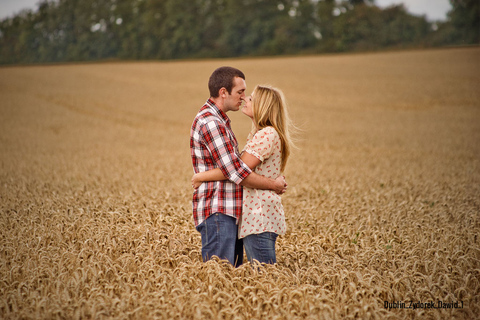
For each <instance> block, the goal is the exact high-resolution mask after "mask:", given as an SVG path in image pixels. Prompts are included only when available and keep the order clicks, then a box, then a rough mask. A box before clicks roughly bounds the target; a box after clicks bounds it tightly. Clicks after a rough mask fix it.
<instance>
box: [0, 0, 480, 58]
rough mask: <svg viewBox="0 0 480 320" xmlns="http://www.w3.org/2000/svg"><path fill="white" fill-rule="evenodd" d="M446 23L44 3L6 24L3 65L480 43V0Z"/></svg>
mask: <svg viewBox="0 0 480 320" xmlns="http://www.w3.org/2000/svg"><path fill="white" fill-rule="evenodd" d="M450 2H451V4H452V10H451V11H450V12H449V13H448V19H447V20H446V21H438V22H429V21H428V20H427V19H426V17H425V16H415V15H412V14H409V13H408V12H407V11H406V9H405V7H404V6H403V5H396V6H391V7H388V8H385V9H381V8H379V7H377V6H376V5H375V3H374V0H349V1H346V0H343V1H339V0H185V1H179V0H56V1H52V0H41V1H40V3H39V7H38V10H36V11H31V10H25V11H23V12H21V13H19V14H17V15H16V16H14V17H11V18H6V19H4V20H2V21H0V64H22V63H47V62H69V61H92V60H104V59H127V60H128V59H132V60H133V59H192V58H193V59H197V58H218V57H239V56H263V55H283V54H298V53H323V52H349V51H372V50H380V49H385V48H414V47H432V46H446V45H465V44H479V43H480V36H479V34H480V24H479V17H480V11H479V7H480V1H478V0H450Z"/></svg>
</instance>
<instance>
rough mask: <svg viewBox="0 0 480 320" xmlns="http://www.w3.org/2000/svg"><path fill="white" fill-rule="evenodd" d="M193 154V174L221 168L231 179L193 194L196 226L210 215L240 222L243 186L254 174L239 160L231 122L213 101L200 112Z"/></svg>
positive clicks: (192, 141)
mask: <svg viewBox="0 0 480 320" xmlns="http://www.w3.org/2000/svg"><path fill="white" fill-rule="evenodd" d="M190 153H191V155H192V164H193V169H194V171H195V172H196V173H197V172H204V171H208V170H212V169H215V168H220V170H222V172H223V174H224V175H225V176H226V177H227V178H228V180H224V181H212V182H204V183H202V185H201V186H200V187H199V188H198V189H196V190H195V192H194V193H193V219H194V221H195V226H198V225H199V224H201V223H202V222H203V221H204V220H206V219H207V218H208V217H209V216H210V215H211V214H214V213H216V212H220V213H223V214H225V215H227V216H231V217H234V218H236V219H237V221H238V218H239V217H240V215H241V213H242V198H243V192H242V191H243V189H242V186H240V183H241V182H242V181H243V179H245V178H246V177H247V176H248V175H249V174H250V173H251V172H252V170H250V168H249V167H248V166H247V165H246V164H245V163H244V162H243V161H242V160H240V153H239V152H238V142H237V139H236V138H235V135H234V134H233V131H232V129H231V127H230V119H229V118H228V117H227V115H226V114H225V113H224V112H223V111H221V110H220V109H219V108H218V107H217V106H216V105H215V104H214V103H213V101H212V100H211V99H209V100H207V102H206V103H205V105H204V106H203V107H202V108H201V109H200V111H199V112H198V114H197V116H196V117H195V120H194V121H193V124H192V129H191V131H190Z"/></svg>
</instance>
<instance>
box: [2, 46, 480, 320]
mask: <svg viewBox="0 0 480 320" xmlns="http://www.w3.org/2000/svg"><path fill="white" fill-rule="evenodd" d="M221 65H232V66H235V67H238V68H240V69H242V70H243V71H244V72H245V74H246V76H247V86H248V89H247V90H248V92H250V91H251V90H252V89H253V87H254V86H255V85H256V84H271V85H274V86H277V87H279V88H281V89H282V90H283V91H284V93H285V95H286V97H287V99H288V102H289V106H290V112H291V115H292V118H293V119H294V120H295V122H296V124H297V125H298V127H300V129H301V131H300V133H299V135H298V137H297V138H298V142H297V145H298V147H299V148H298V150H296V151H295V154H294V155H293V156H292V159H291V161H290V162H289V166H288V168H287V171H286V173H285V174H286V177H287V181H288V183H289V190H288V192H287V194H285V195H284V196H283V202H284V206H285V212H286V216H287V227H288V231H287V234H286V235H285V236H281V237H279V240H278V241H277V260H278V263H277V265H275V266H265V267H260V268H251V267H250V265H248V264H245V265H243V266H242V267H240V268H238V269H233V267H231V266H230V265H228V264H225V263H223V262H219V261H210V262H208V263H202V262H201V256H200V248H201V242H200V234H199V233H198V232H197V231H196V230H195V228H194V224H193V218H192V213H191V202H190V200H191V195H192V190H191V187H190V183H189V181H190V177H191V175H192V167H191V162H190V153H189V130H190V125H191V123H192V120H193V118H194V116H195V114H196V112H197V111H198V109H199V108H200V107H201V106H202V105H203V103H204V102H205V100H206V99H207V98H208V90H207V79H208V77H209V76H210V74H211V72H212V71H213V70H214V69H215V68H216V67H219V66H221ZM479 89H480V48H478V47H477V48H459V49H448V50H429V51H406V52H390V53H374V54H356V55H331V56H329V55H325V56H311V57H288V58H272V59H238V60H214V61H189V62H128V63H100V64H79V65H52V66H26V67H2V68H0V318H1V319H109V318H111V319H208V318H219V319H352V318H364V319H412V318H415V319H448V318H456V319H473V318H475V317H478V315H479V314H480V280H479V279H480V237H479V233H480V90H479ZM229 116H230V117H231V119H232V123H233V129H234V131H235V132H236V134H237V138H238V139H239V142H240V145H241V147H243V145H244V143H245V138H246V136H247V133H248V131H249V129H250V123H249V120H247V118H246V117H245V116H243V115H242V114H241V113H236V114H233V113H230V114H229ZM411 301H412V302H413V303H415V304H410V302H411ZM439 301H441V302H439ZM418 303H423V304H418ZM432 303H433V305H434V306H435V307H436V308H428V307H429V306H430V304H432ZM443 303H445V304H443ZM447 303H453V304H447ZM455 303H456V304H455ZM410 306H411V307H412V308H411V309H408V307H410ZM413 307H417V308H415V309H414V308H413ZM455 307H456V308H455ZM475 315H477V316H475Z"/></svg>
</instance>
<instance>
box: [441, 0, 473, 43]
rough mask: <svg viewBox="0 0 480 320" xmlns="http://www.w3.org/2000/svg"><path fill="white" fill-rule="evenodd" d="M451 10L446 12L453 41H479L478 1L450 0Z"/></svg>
mask: <svg viewBox="0 0 480 320" xmlns="http://www.w3.org/2000/svg"><path fill="white" fill-rule="evenodd" d="M450 3H451V4H452V7H453V8H452V10H451V11H450V12H449V13H448V16H449V18H450V21H451V24H452V26H453V29H454V31H453V38H454V39H452V40H453V42H456V43H459V44H478V43H480V1H478V0H450Z"/></svg>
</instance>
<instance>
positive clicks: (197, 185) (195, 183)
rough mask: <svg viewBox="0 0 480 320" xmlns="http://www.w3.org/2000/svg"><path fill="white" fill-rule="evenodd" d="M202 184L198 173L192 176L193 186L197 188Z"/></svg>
mask: <svg viewBox="0 0 480 320" xmlns="http://www.w3.org/2000/svg"><path fill="white" fill-rule="evenodd" d="M201 184H202V181H200V180H199V179H198V175H197V174H196V173H195V174H194V175H193V177H192V187H193V188H194V189H197V188H198V187H200V185H201Z"/></svg>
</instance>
